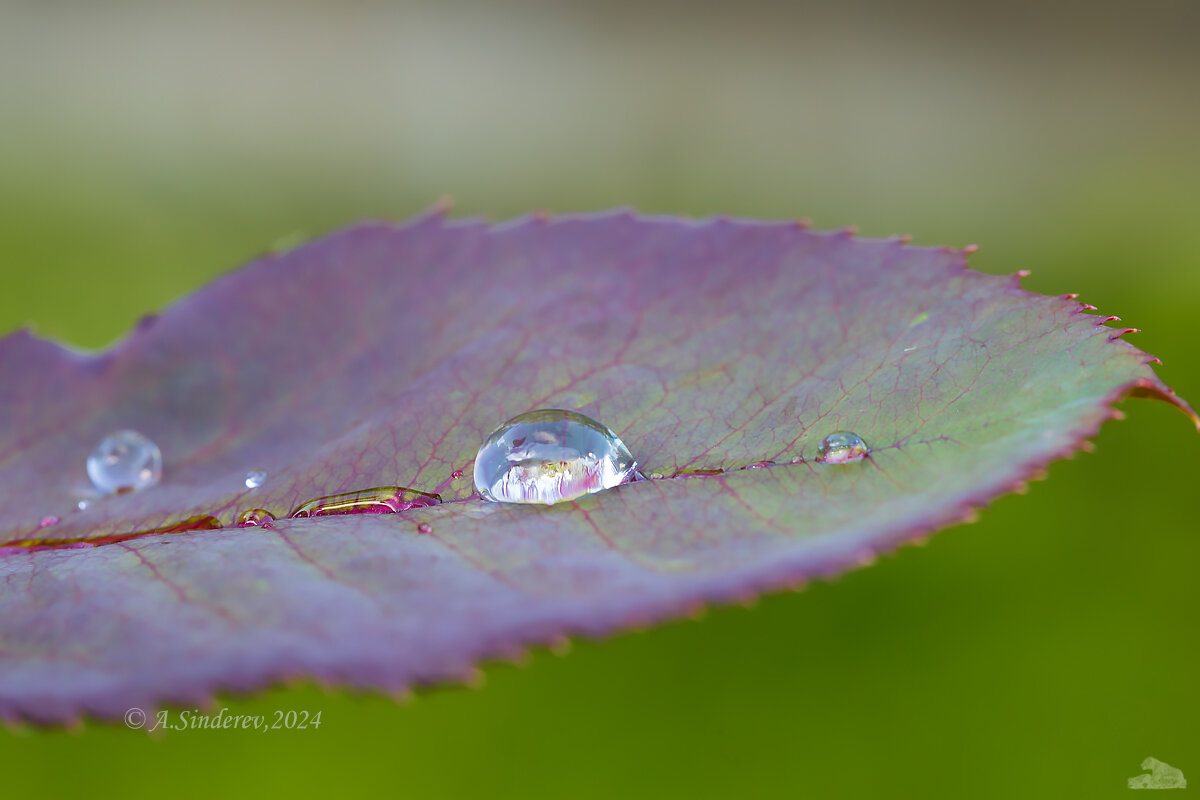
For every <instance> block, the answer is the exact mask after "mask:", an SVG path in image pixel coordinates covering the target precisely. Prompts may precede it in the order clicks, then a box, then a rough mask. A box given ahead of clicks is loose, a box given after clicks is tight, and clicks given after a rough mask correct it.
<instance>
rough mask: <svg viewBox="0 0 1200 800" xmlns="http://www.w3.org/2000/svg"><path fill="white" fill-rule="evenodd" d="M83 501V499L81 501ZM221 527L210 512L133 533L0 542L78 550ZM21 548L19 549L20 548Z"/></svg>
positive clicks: (1, 548) (14, 547) (7, 547)
mask: <svg viewBox="0 0 1200 800" xmlns="http://www.w3.org/2000/svg"><path fill="white" fill-rule="evenodd" d="M81 502H82V501H81ZM220 527H221V520H219V519H217V518H216V517H213V516H210V515H208V514H203V515H200V516H195V517H188V518H187V519H185V520H181V521H180V522H175V523H172V524H170V525H163V526H162V527H160V528H150V529H149V530H144V531H134V532H133V533H114V534H110V535H107V536H83V537H80V538H78V539H17V540H16V541H11V542H4V543H3V544H0V552H25V553H29V552H36V551H39V550H78V549H81V548H84V547H99V546H101V545H105V544H116V543H117V542H128V541H130V540H131V539H143V538H145V537H147V536H161V535H162V534H165V533H184V532H185V531H213V530H217V529H218V528H220ZM18 548H19V550H18Z"/></svg>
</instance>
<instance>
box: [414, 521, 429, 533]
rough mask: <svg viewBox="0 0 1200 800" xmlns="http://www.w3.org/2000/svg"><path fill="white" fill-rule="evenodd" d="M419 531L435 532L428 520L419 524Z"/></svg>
mask: <svg viewBox="0 0 1200 800" xmlns="http://www.w3.org/2000/svg"><path fill="white" fill-rule="evenodd" d="M417 533H433V526H432V525H430V524H429V523H428V522H422V523H421V524H420V525H418V526H417Z"/></svg>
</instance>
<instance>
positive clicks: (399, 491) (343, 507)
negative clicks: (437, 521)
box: [289, 486, 442, 519]
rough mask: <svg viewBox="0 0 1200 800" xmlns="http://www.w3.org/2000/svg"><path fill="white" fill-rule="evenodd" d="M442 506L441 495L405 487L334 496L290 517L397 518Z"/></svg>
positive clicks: (302, 507) (310, 503) (309, 504)
mask: <svg viewBox="0 0 1200 800" xmlns="http://www.w3.org/2000/svg"><path fill="white" fill-rule="evenodd" d="M440 502H442V498H441V495H437V494H429V493H426V492H418V491H417V490H416V489H407V488H405V487H403V486H378V487H376V488H374V489H363V490H361V491H358V492H346V493H344V494H331V495H328V496H326V497H318V498H317V499H315V500H309V501H308V502H307V503H303V504H301V505H300V506H299V507H297V508H296V510H295V511H293V512H292V513H291V514H290V515H289V516H291V517H292V519H295V518H297V517H323V516H328V515H330V514H394V513H396V512H397V511H405V510H407V509H410V508H417V507H419V506H433V505H437V504H438V503H440Z"/></svg>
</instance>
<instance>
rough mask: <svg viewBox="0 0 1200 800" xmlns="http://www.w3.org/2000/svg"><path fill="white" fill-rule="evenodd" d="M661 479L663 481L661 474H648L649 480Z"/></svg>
mask: <svg viewBox="0 0 1200 800" xmlns="http://www.w3.org/2000/svg"><path fill="white" fill-rule="evenodd" d="M662 479H663V474H662V473H661V472H651V473H650V480H652V481H661V480H662Z"/></svg>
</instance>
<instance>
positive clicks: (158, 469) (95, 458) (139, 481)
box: [87, 430, 162, 494]
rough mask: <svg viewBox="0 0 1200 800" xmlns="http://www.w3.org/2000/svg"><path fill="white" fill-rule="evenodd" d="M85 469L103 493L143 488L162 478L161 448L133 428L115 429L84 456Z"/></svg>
mask: <svg viewBox="0 0 1200 800" xmlns="http://www.w3.org/2000/svg"><path fill="white" fill-rule="evenodd" d="M87 472H88V477H89V478H91V479H92V483H93V484H95V486H96V488H97V489H99V490H100V491H101V492H103V493H105V494H115V493H117V492H132V491H136V490H137V489H145V488H146V487H148V486H153V485H154V484H156V483H158V482H159V480H161V479H162V452H161V451H160V450H159V449H158V445H156V444H155V443H154V442H153V441H151V440H150V439H149V438H147V437H146V436H143V435H142V434H140V433H138V432H137V431H130V430H123V431H115V432H113V433H110V434H109V435H108V436H105V437H104V438H103V439H101V440H100V444H98V445H96V449H95V450H93V451H92V454H91V455H90V456H88V460H87Z"/></svg>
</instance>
